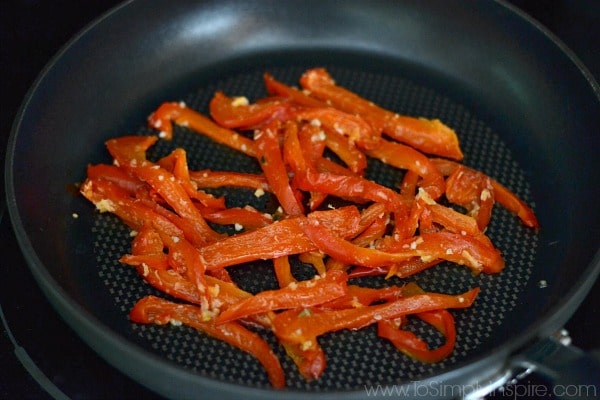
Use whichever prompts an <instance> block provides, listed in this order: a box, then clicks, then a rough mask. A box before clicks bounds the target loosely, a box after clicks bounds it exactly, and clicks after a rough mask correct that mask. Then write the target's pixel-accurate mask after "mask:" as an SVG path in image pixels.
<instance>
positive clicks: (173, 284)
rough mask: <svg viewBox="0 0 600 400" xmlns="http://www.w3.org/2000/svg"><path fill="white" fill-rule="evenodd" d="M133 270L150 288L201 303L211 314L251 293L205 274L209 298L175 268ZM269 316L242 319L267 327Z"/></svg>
mask: <svg viewBox="0 0 600 400" xmlns="http://www.w3.org/2000/svg"><path fill="white" fill-rule="evenodd" d="M136 269H137V271H138V273H139V274H140V276H142V278H143V279H144V280H145V281H146V282H148V283H149V284H150V285H151V286H152V287H154V288H156V289H158V290H160V291H162V292H164V293H167V294H168V295H170V296H173V297H174V298H177V299H180V300H185V301H188V302H190V303H193V304H197V305H201V306H203V307H204V308H205V310H212V312H213V313H214V314H216V313H218V312H219V310H220V309H226V308H227V307H229V306H230V305H232V304H235V303H238V302H240V301H241V300H243V299H246V298H249V297H251V296H252V294H250V293H248V292H245V291H243V290H241V289H240V288H238V287H237V286H236V285H235V284H233V283H230V282H224V281H222V280H219V279H217V278H214V277H211V276H208V275H207V276H206V277H205V278H206V283H207V285H208V288H209V289H208V290H209V291H211V293H212V298H209V297H207V296H205V295H202V294H201V293H200V291H199V290H198V288H197V287H196V285H194V284H193V283H192V282H190V281H189V280H188V279H186V278H184V277H183V276H182V275H181V274H179V273H178V272H176V271H175V270H172V269H169V270H163V269H153V268H152V267H151V266H150V267H149V266H148V265H146V266H144V265H138V266H136ZM207 315H208V314H207ZM271 318H272V317H271V316H269V315H261V316H252V317H250V319H245V320H243V321H242V322H252V323H255V324H258V325H260V326H263V327H267V328H269V327H270V326H271V320H270V319H271Z"/></svg>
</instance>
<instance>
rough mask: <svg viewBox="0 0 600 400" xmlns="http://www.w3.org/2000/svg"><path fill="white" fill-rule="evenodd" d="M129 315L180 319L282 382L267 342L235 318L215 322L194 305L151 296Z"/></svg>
mask: <svg viewBox="0 0 600 400" xmlns="http://www.w3.org/2000/svg"><path fill="white" fill-rule="evenodd" d="M129 317H130V319H131V320H132V321H133V322H137V323H142V324H150V323H151V324H157V325H164V324H167V323H172V324H178V323H182V324H185V325H188V326H191V327H193V328H195V329H197V330H199V331H201V332H204V333H206V334H207V335H209V336H212V337H214V338H217V339H219V340H222V341H224V342H226V343H229V344H230V345H232V346H234V347H237V348H238V349H240V350H243V351H245V352H246V353H249V354H251V355H252V356H254V357H256V359H257V360H258V361H259V362H260V363H261V364H262V366H263V367H264V368H265V370H266V371H267V375H268V376H269V381H270V382H271V385H273V387H275V388H283V387H284V386H285V377H284V373H283V369H282V368H281V364H280V363H279V360H278V359H277V356H275V354H274V353H273V351H272V350H271V348H270V347H269V344H268V343H267V342H266V341H265V340H264V339H263V338H261V337H260V336H259V335H258V334H256V333H254V332H251V331H249V330H248V329H246V328H244V327H243V326H242V325H240V324H238V323H237V322H228V323H225V324H220V325H215V323H214V321H213V320H211V319H208V320H207V319H206V318H205V316H204V315H203V313H202V310H201V309H200V308H198V307H197V306H194V305H190V304H177V303H173V302H170V301H167V300H163V299H160V298H158V297H154V296H147V297H144V298H143V299H141V300H139V301H138V302H137V303H136V304H135V306H134V307H133V309H132V310H131V312H130V314H129Z"/></svg>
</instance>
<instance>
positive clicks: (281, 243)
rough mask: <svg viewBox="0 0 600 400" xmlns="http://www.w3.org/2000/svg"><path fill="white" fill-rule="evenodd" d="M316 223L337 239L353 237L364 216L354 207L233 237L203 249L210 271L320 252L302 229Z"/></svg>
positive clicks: (322, 212)
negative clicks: (331, 231)
mask: <svg viewBox="0 0 600 400" xmlns="http://www.w3.org/2000/svg"><path fill="white" fill-rule="evenodd" d="M311 220H315V221H318V222H319V223H320V224H323V225H325V226H329V227H331V228H332V229H334V230H335V234H336V235H340V236H341V237H352V236H354V235H355V234H356V233H357V232H358V229H359V225H358V224H359V220H360V214H359V213H358V210H357V209H356V207H354V206H348V207H341V208H338V209H336V210H331V211H313V212H312V213H310V214H308V216H307V217H304V216H298V217H292V218H288V219H284V220H281V221H277V222H275V223H273V224H271V225H268V226H265V227H264V228H259V229H255V230H253V231H248V232H244V233H240V234H238V235H234V236H230V237H228V238H225V239H223V240H220V241H218V242H214V243H211V244H209V245H206V246H204V247H202V248H201V249H200V252H201V254H202V256H203V258H204V260H205V262H206V267H207V269H208V270H212V269H216V268H223V267H228V266H231V265H237V264H241V263H245V262H251V261H256V260H260V259H262V260H267V259H273V258H277V257H282V256H286V255H291V254H299V253H304V252H307V251H313V250H316V249H317V248H316V246H315V245H314V243H313V242H312V241H311V240H310V239H309V238H308V237H307V236H306V235H305V234H304V231H303V230H302V226H303V225H306V224H307V222H308V221H311Z"/></svg>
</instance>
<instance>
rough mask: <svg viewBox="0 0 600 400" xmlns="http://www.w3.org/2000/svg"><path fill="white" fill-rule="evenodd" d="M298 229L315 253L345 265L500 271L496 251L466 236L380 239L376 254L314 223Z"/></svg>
mask: <svg viewBox="0 0 600 400" xmlns="http://www.w3.org/2000/svg"><path fill="white" fill-rule="evenodd" d="M302 229H303V230H304V233H305V234H306V236H308V237H309V238H310V240H312V241H313V243H314V244H315V245H316V246H317V247H318V248H319V250H321V251H322V252H324V253H325V254H328V255H329V256H331V257H333V258H335V259H338V260H340V261H342V262H344V263H346V264H349V265H358V266H364V267H373V268H377V267H380V266H382V265H392V264H394V263H402V262H404V261H406V260H409V259H410V258H412V257H421V259H422V260H423V261H424V262H429V261H433V260H435V259H444V260H448V261H452V262H454V263H457V264H461V265H466V266H467V267H469V268H470V269H471V270H472V271H473V272H474V273H479V272H482V271H483V272H486V273H496V272H500V271H501V270H502V269H503V268H504V260H503V259H502V256H501V254H500V252H499V251H498V250H497V249H495V248H494V247H491V246H487V245H485V244H484V243H482V242H481V241H480V240H478V239H476V238H474V237H472V236H469V235H461V234H457V233H452V232H432V233H425V234H422V235H420V236H418V237H416V238H409V239H404V240H398V241H396V240H393V239H390V238H384V239H383V245H382V246H381V247H380V248H381V249H383V250H379V249H371V248H365V247H360V246H356V245H355V244H353V243H351V242H349V241H347V240H345V239H343V238H340V237H339V236H337V235H335V234H334V233H333V232H331V230H329V229H327V228H326V227H324V226H322V225H319V224H316V223H315V221H309V223H307V224H305V225H303V226H302ZM386 239H387V240H386ZM384 250H385V251H384Z"/></svg>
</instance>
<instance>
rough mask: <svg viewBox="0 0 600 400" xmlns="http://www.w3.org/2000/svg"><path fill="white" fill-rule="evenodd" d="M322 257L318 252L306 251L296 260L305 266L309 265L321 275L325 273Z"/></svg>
mask: <svg viewBox="0 0 600 400" xmlns="http://www.w3.org/2000/svg"><path fill="white" fill-rule="evenodd" d="M324 256H325V255H324V254H323V253H321V252H318V251H307V252H306V253H302V254H300V255H299V256H298V259H299V260H300V261H301V262H303V263H305V264H311V265H312V266H313V268H314V269H315V270H316V271H317V274H319V275H323V274H325V271H326V268H325V263H324V262H323V257H324Z"/></svg>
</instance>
